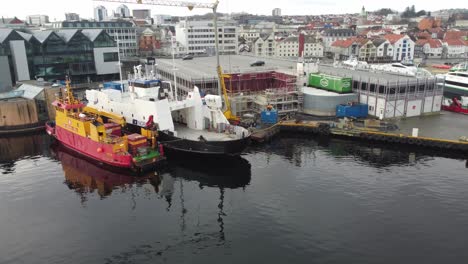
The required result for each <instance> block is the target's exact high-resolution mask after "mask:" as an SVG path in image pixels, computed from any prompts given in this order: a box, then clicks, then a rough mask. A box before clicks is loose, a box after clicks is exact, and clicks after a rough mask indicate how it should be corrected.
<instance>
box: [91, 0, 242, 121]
mask: <svg viewBox="0 0 468 264" xmlns="http://www.w3.org/2000/svg"><path fill="white" fill-rule="evenodd" d="M93 1H95V2H113V3H126V4H142V5H160V6H178V7H187V8H188V9H189V10H192V9H194V8H207V9H212V10H213V21H214V32H218V19H217V17H216V9H217V8H218V4H219V0H215V2H214V3H197V2H188V1H174V0H93ZM214 35H215V49H216V71H217V73H218V94H219V95H220V96H221V93H222V95H223V97H224V103H225V106H226V110H225V111H224V115H225V116H226V118H227V119H228V120H229V121H232V122H233V123H238V122H239V121H240V118H239V117H237V116H235V115H233V114H232V111H231V103H230V102H229V96H228V94H227V89H226V84H225V82H224V78H230V76H229V75H227V74H224V73H223V70H222V68H221V64H220V62H219V47H218V43H219V40H218V34H216V33H215V34H214Z"/></svg>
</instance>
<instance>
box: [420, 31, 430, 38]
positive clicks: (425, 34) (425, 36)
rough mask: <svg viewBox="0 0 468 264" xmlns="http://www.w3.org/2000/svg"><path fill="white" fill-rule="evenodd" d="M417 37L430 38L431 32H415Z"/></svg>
mask: <svg viewBox="0 0 468 264" xmlns="http://www.w3.org/2000/svg"><path fill="white" fill-rule="evenodd" d="M417 37H418V38H420V39H430V38H431V34H429V33H427V32H426V31H423V32H419V33H418V34H417Z"/></svg>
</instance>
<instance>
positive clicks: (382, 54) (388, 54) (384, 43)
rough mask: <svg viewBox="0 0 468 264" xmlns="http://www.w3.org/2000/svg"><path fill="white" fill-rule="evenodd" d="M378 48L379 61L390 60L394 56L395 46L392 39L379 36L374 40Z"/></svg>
mask: <svg viewBox="0 0 468 264" xmlns="http://www.w3.org/2000/svg"><path fill="white" fill-rule="evenodd" d="M372 43H374V46H375V48H376V61H378V62H390V61H391V60H392V58H393V47H392V45H391V44H390V41H388V40H386V39H384V38H378V39H374V40H372Z"/></svg>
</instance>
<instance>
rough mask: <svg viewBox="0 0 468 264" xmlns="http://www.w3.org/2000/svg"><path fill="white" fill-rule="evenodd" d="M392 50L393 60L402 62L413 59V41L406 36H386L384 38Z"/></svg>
mask: <svg viewBox="0 0 468 264" xmlns="http://www.w3.org/2000/svg"><path fill="white" fill-rule="evenodd" d="M384 38H385V39H387V40H388V41H389V42H390V44H392V49H393V60H394V61H402V60H405V59H409V60H412V59H414V44H415V43H414V41H413V40H411V38H410V37H409V36H408V35H397V34H388V35H385V36H384Z"/></svg>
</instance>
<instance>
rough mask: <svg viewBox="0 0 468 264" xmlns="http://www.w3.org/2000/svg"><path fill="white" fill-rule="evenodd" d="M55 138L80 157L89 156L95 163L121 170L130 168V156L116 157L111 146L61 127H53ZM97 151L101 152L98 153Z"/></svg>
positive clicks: (131, 163) (131, 162)
mask: <svg viewBox="0 0 468 264" xmlns="http://www.w3.org/2000/svg"><path fill="white" fill-rule="evenodd" d="M55 138H57V140H58V141H60V142H61V143H62V144H64V145H65V146H67V147H68V148H71V149H73V150H75V151H77V152H79V153H80V154H82V155H85V156H89V157H91V158H93V159H95V160H97V161H100V162H103V163H106V164H109V165H112V166H116V167H122V168H132V167H133V161H132V156H130V155H129V154H127V155H116V154H113V153H112V145H111V144H104V143H98V142H95V141H93V140H91V139H89V138H85V137H82V136H80V135H77V134H75V133H73V132H70V131H68V130H66V129H64V128H62V127H59V126H56V127H55ZM98 149H100V150H101V151H100V152H99V151H98Z"/></svg>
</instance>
